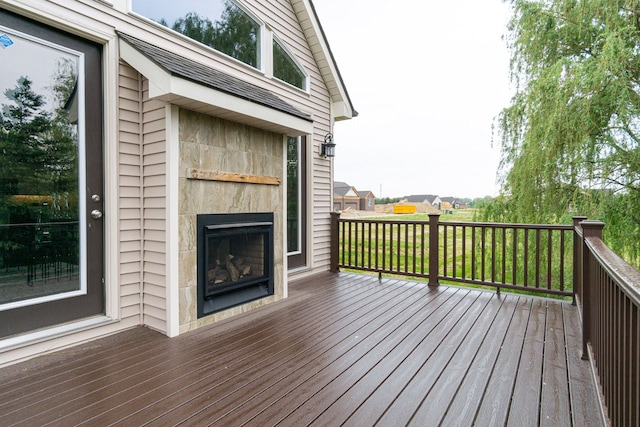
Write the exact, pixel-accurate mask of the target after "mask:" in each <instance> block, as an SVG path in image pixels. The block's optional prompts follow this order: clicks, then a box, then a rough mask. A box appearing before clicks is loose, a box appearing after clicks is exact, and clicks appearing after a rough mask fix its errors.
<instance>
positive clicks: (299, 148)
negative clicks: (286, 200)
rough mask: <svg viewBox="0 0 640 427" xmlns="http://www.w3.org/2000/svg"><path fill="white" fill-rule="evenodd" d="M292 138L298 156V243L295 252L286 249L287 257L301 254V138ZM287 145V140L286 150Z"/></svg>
mask: <svg viewBox="0 0 640 427" xmlns="http://www.w3.org/2000/svg"><path fill="white" fill-rule="evenodd" d="M292 138H295V139H296V147H297V150H298V154H297V159H298V174H297V175H298V190H297V191H298V213H297V215H298V235H297V239H296V240H297V241H298V245H297V247H298V249H297V250H295V251H291V252H288V250H289V248H288V247H287V248H286V249H287V256H289V255H299V254H301V253H302V229H301V227H300V225H301V224H302V182H301V181H302V180H301V179H300V174H301V172H302V168H301V164H302V161H301V159H300V156H301V154H302V137H300V136H295V137H292ZM288 144H289V141H288V139H287V148H289V147H288ZM288 166H289V165H288V164H287V167H288ZM286 170H287V171H288V169H286ZM287 185H288V184H287ZM288 220H289V219H288V218H287V221H288ZM287 241H288V237H287Z"/></svg>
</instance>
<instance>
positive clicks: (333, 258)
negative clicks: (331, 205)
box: [329, 211, 340, 273]
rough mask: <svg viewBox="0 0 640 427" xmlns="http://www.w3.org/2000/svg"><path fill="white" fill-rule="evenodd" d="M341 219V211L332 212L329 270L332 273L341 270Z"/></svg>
mask: <svg viewBox="0 0 640 427" xmlns="http://www.w3.org/2000/svg"><path fill="white" fill-rule="evenodd" d="M339 219H340V212H339V211H334V212H331V241H330V248H331V249H330V250H331V253H330V255H329V271H331V272H332V273H337V272H338V271H340V270H339V268H338V260H339V259H340V227H339V223H338V220H339Z"/></svg>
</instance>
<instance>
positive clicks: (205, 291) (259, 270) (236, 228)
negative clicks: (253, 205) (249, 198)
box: [197, 213, 273, 317]
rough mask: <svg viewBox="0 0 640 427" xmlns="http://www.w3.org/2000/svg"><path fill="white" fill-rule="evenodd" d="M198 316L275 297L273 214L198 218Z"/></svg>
mask: <svg viewBox="0 0 640 427" xmlns="http://www.w3.org/2000/svg"><path fill="white" fill-rule="evenodd" d="M197 223H198V317H203V316H206V315H209V314H212V313H215V312H218V311H221V310H225V309H227V308H230V307H234V306H237V305H240V304H244V303H247V302H250V301H253V300H256V299H259V298H263V297H266V296H268V295H273V213H247V214H207V215H198V220H197Z"/></svg>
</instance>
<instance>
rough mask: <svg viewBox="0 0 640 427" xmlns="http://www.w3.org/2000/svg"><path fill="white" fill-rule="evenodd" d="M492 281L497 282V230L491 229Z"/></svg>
mask: <svg viewBox="0 0 640 427" xmlns="http://www.w3.org/2000/svg"><path fill="white" fill-rule="evenodd" d="M491 281H492V282H494V283H495V282H496V229H495V227H492V228H491Z"/></svg>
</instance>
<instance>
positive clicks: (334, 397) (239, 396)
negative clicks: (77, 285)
mask: <svg viewBox="0 0 640 427" xmlns="http://www.w3.org/2000/svg"><path fill="white" fill-rule="evenodd" d="M579 336H580V324H579V320H578V314H577V311H576V307H574V306H572V305H570V304H568V303H562V302H558V301H554V300H547V299H541V298H529V297H524V296H517V295H510V294H505V293H503V294H502V295H497V294H495V293H494V292H485V291H479V290H470V289H466V288H458V287H447V286H440V287H438V288H429V287H428V286H426V285H425V284H423V283H416V282H412V281H406V280H394V279H383V280H382V281H378V279H377V278H376V277H371V276H365V275H356V274H347V273H340V274H337V275H332V274H323V275H320V276H316V277H314V278H312V279H307V280H304V281H299V282H296V283H292V284H291V286H290V298H288V299H287V300H284V301H281V302H278V303H275V304H271V305H269V306H267V307H263V308H261V309H258V310H255V311H253V312H251V313H248V314H246V315H242V316H238V317H236V318H234V319H231V320H229V321H225V322H221V323H219V324H216V325H214V326H212V327H207V328H201V329H199V330H197V331H194V332H192V333H189V334H185V335H182V336H180V337H177V338H173V339H170V338H166V337H164V336H163V335H161V334H158V333H155V332H152V331H150V330H147V329H144V328H139V329H135V330H131V331H127V332H124V333H120V334H118V335H115V336H112V337H109V338H105V339H101V340H98V341H94V342H91V343H88V344H86V345H84V346H79V347H75V348H72V349H69V350H66V351H62V352H57V353H55V354H51V355H48V356H44V357H40V358H37V359H34V360H31V361H28V362H25V363H21V364H18V365H14V366H10V367H8V368H4V369H2V370H0V425H2V426H9V425H25V426H37V425H45V424H51V425H60V426H72V425H79V424H85V425H96V426H106V425H112V424H115V425H123V426H138V425H155V426H168V425H176V424H180V423H183V424H184V425H195V426H201V425H202V426H204V425H224V426H240V425H251V426H267V425H277V424H279V425H285V426H304V425H309V424H312V425H322V426H337V425H348V426H370V425H381V426H388V425H416V426H431V425H445V426H449V425H474V424H475V425H480V426H495V425H507V424H508V425H514V426H533V425H552V426H570V425H576V426H597V425H601V424H602V423H601V421H600V419H599V415H598V411H597V408H598V404H597V399H596V393H595V391H594V388H593V385H592V382H591V378H590V373H589V365H588V363H587V362H585V361H583V360H581V359H580V355H581V354H580V348H581V347H580V340H579Z"/></svg>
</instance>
